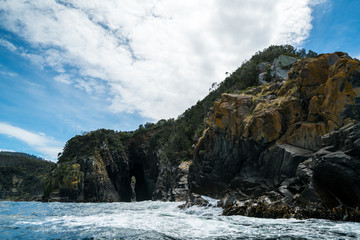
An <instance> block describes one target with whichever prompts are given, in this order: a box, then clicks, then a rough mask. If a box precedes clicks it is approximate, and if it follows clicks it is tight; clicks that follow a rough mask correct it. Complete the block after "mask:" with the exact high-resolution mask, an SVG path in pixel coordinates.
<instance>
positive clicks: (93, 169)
mask: <svg viewBox="0 0 360 240" xmlns="http://www.w3.org/2000/svg"><path fill="white" fill-rule="evenodd" d="M157 131H159V130H156V129H155V130H154V131H149V132H145V133H142V134H137V135H134V136H131V137H129V136H125V137H124V136H122V135H121V133H116V132H114V131H112V130H98V131H94V132H90V133H86V134H85V135H83V136H76V137H74V138H72V139H71V140H69V142H68V143H67V145H66V146H65V149H64V152H63V153H62V155H61V156H60V158H59V161H58V163H57V166H56V168H55V169H54V170H53V171H52V173H51V175H50V176H49V177H48V179H47V182H46V183H47V184H46V187H45V195H44V200H45V201H75V202H116V201H124V202H129V201H134V200H135V199H136V200H137V201H143V200H184V199H185V197H186V194H187V190H186V189H187V185H186V186H180V187H177V185H176V184H177V183H178V180H179V182H180V183H181V181H180V179H177V177H178V174H181V172H182V171H183V170H182V169H181V167H180V166H173V165H171V164H170V163H169V161H168V160H167V159H166V155H164V154H163V152H162V150H161V147H159V148H156V149H155V148H152V147H150V144H151V141H150V139H151V137H152V136H153V135H155V134H156V132H157ZM175 187H177V188H179V189H177V191H184V192H183V193H182V195H181V194H179V193H177V194H175V192H174V191H175ZM175 195H176V196H175Z"/></svg>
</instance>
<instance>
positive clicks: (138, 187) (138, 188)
mask: <svg viewBox="0 0 360 240" xmlns="http://www.w3.org/2000/svg"><path fill="white" fill-rule="evenodd" d="M132 176H134V177H135V179H136V184H135V194H136V201H145V200H151V194H150V193H149V191H148V186H147V184H146V179H145V174H144V168H143V165H142V164H141V163H139V162H133V163H131V165H130V178H129V186H130V183H131V177H132Z"/></svg>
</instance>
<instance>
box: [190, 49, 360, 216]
mask: <svg viewBox="0 0 360 240" xmlns="http://www.w3.org/2000/svg"><path fill="white" fill-rule="evenodd" d="M274 80H275V79H273V81H274ZM359 100H360V62H359V61H358V60H354V59H352V58H350V57H349V56H348V55H347V54H345V53H341V52H337V53H334V54H323V55H319V56H317V57H315V58H306V59H303V60H299V61H296V62H293V63H291V69H290V70H288V77H287V79H286V80H283V79H276V80H275V81H274V82H271V83H266V84H264V85H261V86H259V87H255V88H251V89H249V90H246V91H243V92H242V93H240V94H228V93H226V94H223V95H222V97H221V99H220V100H219V101H217V102H215V104H214V107H213V110H212V113H211V116H210V117H209V121H208V127H207V129H206V130H205V132H204V134H203V136H202V137H201V139H200V141H199V142H198V144H197V145H196V148H195V154H194V162H193V165H192V166H191V167H190V174H189V184H190V191H191V192H194V193H198V194H203V195H209V196H213V197H216V198H222V205H223V206H224V208H225V209H226V210H225V213H227V214H243V215H249V216H272V217H274V216H276V217H283V216H285V215H288V216H290V215H296V212H298V215H299V216H300V215H301V214H303V215H304V216H306V217H316V216H317V214H318V212H317V213H314V214H310V213H309V211H308V212H306V213H304V212H303V213H300V212H301V211H302V210H304V209H306V207H308V206H309V204H310V203H312V204H314V205H316V206H317V208H319V209H320V208H321V209H323V213H322V214H323V215H322V217H326V218H330V215H331V213H329V212H326V210H325V209H332V208H335V207H344V209H345V208H347V209H348V210H347V211H348V212H350V210H349V209H352V210H353V211H355V212H357V210H355V209H356V207H359V206H360V198H359V196H360V189H359V185H360V175H359V171H358V164H359V162H360V145H359V144H360V135H359V129H360V125H359V124H358V121H359V120H360V115H359V113H360V101H359ZM320 206H321V207H320ZM271 209H273V210H271ZM284 209H287V210H284ZM296 209H297V211H295V210H296ZM341 209H342V208H341ZM304 211H305V210H304ZM344 211H345V210H344ZM325 212H326V213H325ZM327 214H328V215H327ZM335 215H336V214H333V215H331V216H333V217H334V216H335ZM340 215H341V214H338V215H336V217H337V218H343V217H344V218H349V214H345V212H344V214H343V215H341V217H340ZM355 215H356V214H355ZM334 218H335V217H334Z"/></svg>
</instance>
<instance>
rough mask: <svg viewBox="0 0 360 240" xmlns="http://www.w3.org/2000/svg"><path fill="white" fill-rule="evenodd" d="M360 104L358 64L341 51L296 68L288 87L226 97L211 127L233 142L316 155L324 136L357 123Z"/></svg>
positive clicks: (276, 85) (216, 109) (263, 88)
mask: <svg viewBox="0 0 360 240" xmlns="http://www.w3.org/2000/svg"><path fill="white" fill-rule="evenodd" d="M359 104H360V62H359V61H358V60H353V59H351V58H350V57H349V56H348V55H347V54H344V53H341V52H336V53H333V54H322V55H319V56H318V57H315V58H309V59H303V60H301V61H298V62H296V63H294V65H293V67H292V69H291V70H290V72H289V79H288V80H287V81H286V82H281V83H279V82H277V83H272V84H266V85H262V86H259V87H257V88H254V89H249V90H247V91H245V92H244V94H223V95H222V97H221V99H220V101H218V102H216V103H215V104H214V113H213V115H212V116H210V118H209V126H210V128H214V129H218V130H221V131H220V132H225V133H226V134H227V136H229V137H230V138H244V139H251V140H254V141H256V142H259V143H262V144H264V143H265V144H266V143H270V142H273V141H277V143H288V144H291V145H295V146H298V147H303V148H308V149H312V150H316V149H318V148H319V147H321V136H322V135H324V134H326V133H328V132H329V131H333V130H335V129H337V128H339V127H341V126H344V125H345V124H347V123H349V122H352V121H353V120H354V119H357V120H359V118H360V107H359ZM211 132H212V133H214V132H213V131H211Z"/></svg>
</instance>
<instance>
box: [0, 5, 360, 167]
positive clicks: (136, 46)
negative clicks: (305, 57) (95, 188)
mask: <svg viewBox="0 0 360 240" xmlns="http://www.w3.org/2000/svg"><path fill="white" fill-rule="evenodd" d="M359 9H360V1H358V0H347V1H345V0H296V1H293V0H273V1H268V0H197V1H190V0H184V1H166V0H141V1H138V0H104V1H98V0H76V1H70V0H32V1H25V0H24V1H21V0H0V91H1V94H0V151H19V152H25V153H29V154H34V155H37V156H40V157H42V158H44V159H48V160H51V161H56V159H57V155H58V153H59V152H61V151H62V149H63V147H64V145H65V143H66V141H67V140H69V139H70V138H71V137H73V136H75V135H78V134H82V133H83V132H88V131H92V130H96V129H99V128H106V129H114V130H117V131H131V130H135V129H137V128H138V126H139V125H140V124H145V123H146V122H157V121H158V120H160V119H168V118H177V116H179V115H180V114H181V113H183V112H184V111H185V110H186V109H187V108H189V107H191V106H192V105H194V104H195V103H196V102H197V101H198V100H200V99H202V98H203V97H205V96H206V95H207V94H208V91H209V88H210V87H211V85H212V83H214V82H218V83H219V82H221V81H222V80H223V79H224V78H225V77H226V74H225V73H226V72H233V71H235V70H236V69H237V68H238V67H239V66H240V65H241V63H242V62H243V61H244V60H246V59H249V58H250V57H251V56H252V55H253V54H254V53H255V52H257V51H259V50H263V49H264V48H266V47H268V46H269V45H274V44H291V45H293V46H295V47H297V48H306V49H311V50H313V51H315V52H317V53H327V52H335V51H344V52H347V53H349V54H350V56H352V57H357V58H359V59H360V46H359V39H360V14H359Z"/></svg>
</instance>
